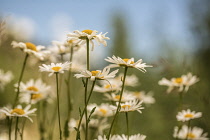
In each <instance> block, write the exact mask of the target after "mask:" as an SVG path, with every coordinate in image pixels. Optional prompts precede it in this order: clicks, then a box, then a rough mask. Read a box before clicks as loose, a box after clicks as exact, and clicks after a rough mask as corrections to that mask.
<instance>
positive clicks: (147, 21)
mask: <svg viewBox="0 0 210 140" xmlns="http://www.w3.org/2000/svg"><path fill="white" fill-rule="evenodd" d="M188 5H189V0H186V1H183V0H174V1H169V0H155V1H152V0H148V1H145V0H132V1H131V0H130V1H129V0H106V1H105V0H62V1H58V0H36V1H30V0H15V1H14V0H1V5H0V14H1V15H3V16H8V15H9V16H10V15H13V16H17V17H27V18H30V19H31V20H32V21H33V22H34V24H35V31H36V34H35V36H34V40H36V42H38V43H40V44H44V45H48V44H50V42H51V40H58V37H60V36H61V35H60V33H63V34H65V32H69V31H73V30H83V29H93V30H98V31H100V32H109V34H108V36H109V37H112V27H111V24H112V22H111V18H112V16H113V14H114V13H115V12H119V13H121V14H122V15H124V17H125V20H126V25H127V28H128V31H129V32H128V33H129V42H131V43H132V46H133V48H134V50H135V49H139V50H140V51H142V52H145V53H150V52H151V51H152V52H153V53H154V52H156V51H158V50H159V49H160V48H159V47H160V46H158V45H157V43H158V41H160V40H159V37H160V36H161V37H162V39H163V40H170V41H171V42H176V43H177V44H178V46H185V47H184V48H187V47H189V46H190V47H191V44H189V42H190V41H191V35H190V32H189V26H188V23H189V22H190V19H189V14H188V13H189V12H188ZM109 43H111V40H110V42H109Z"/></svg>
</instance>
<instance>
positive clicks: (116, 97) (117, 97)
mask: <svg viewBox="0 0 210 140" xmlns="http://www.w3.org/2000/svg"><path fill="white" fill-rule="evenodd" d="M114 98H115V99H117V100H119V99H120V95H116V96H115V97H114ZM122 99H123V97H122Z"/></svg>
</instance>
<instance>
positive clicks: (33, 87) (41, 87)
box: [16, 79, 51, 94]
mask: <svg viewBox="0 0 210 140" xmlns="http://www.w3.org/2000/svg"><path fill="white" fill-rule="evenodd" d="M16 85H17V84H16ZM50 88H51V86H48V85H47V84H46V83H44V82H43V81H42V80H41V79H37V80H34V79H30V80H29V81H28V82H26V83H23V82H21V83H20V92H21V93H24V94H38V93H47V92H49V90H50Z"/></svg>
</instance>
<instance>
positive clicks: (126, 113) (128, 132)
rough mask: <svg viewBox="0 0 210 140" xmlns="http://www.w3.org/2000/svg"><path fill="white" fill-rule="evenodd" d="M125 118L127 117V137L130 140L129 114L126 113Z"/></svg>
mask: <svg viewBox="0 0 210 140" xmlns="http://www.w3.org/2000/svg"><path fill="white" fill-rule="evenodd" d="M125 117H126V125H127V136H128V140H129V124H128V112H125Z"/></svg>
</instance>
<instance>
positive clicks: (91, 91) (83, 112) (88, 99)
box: [76, 80, 96, 140]
mask: <svg viewBox="0 0 210 140" xmlns="http://www.w3.org/2000/svg"><path fill="white" fill-rule="evenodd" d="M95 83H96V80H94V81H93V84H92V87H91V90H90V94H89V96H88V98H87V102H86V103H87V104H85V108H84V109H83V111H82V114H81V116H80V120H79V124H78V127H77V130H78V131H77V137H76V139H77V140H79V139H78V138H79V129H80V126H81V122H82V118H83V116H84V114H85V109H86V108H87V105H88V103H89V101H90V97H91V95H92V93H93V89H94V86H95Z"/></svg>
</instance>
